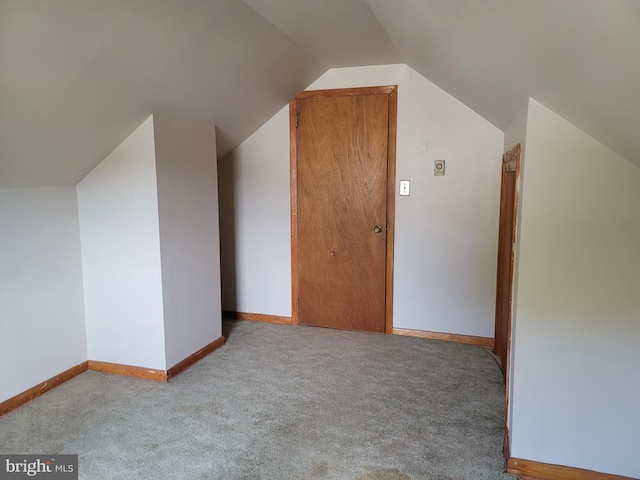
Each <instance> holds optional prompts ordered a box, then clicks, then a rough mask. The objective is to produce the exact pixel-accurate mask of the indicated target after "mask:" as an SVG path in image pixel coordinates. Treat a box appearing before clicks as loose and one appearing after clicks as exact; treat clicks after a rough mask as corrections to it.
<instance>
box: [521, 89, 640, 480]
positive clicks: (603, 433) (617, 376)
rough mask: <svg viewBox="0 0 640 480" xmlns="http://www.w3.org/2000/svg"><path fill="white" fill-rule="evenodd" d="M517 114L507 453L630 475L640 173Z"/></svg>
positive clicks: (573, 133) (636, 397)
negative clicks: (522, 138) (521, 127)
mask: <svg viewBox="0 0 640 480" xmlns="http://www.w3.org/2000/svg"><path fill="white" fill-rule="evenodd" d="M527 115H528V119H527V132H526V157H525V162H524V169H523V177H522V182H523V183H522V197H521V200H522V203H521V207H522V210H521V218H520V246H519V258H518V272H517V275H518V278H517V291H516V300H517V304H516V309H515V313H514V321H515V325H516V329H515V336H514V348H515V354H514V358H513V360H514V368H513V395H512V398H511V401H512V402H513V412H512V414H513V416H512V429H511V435H512V438H511V454H512V456H514V457H518V458H526V459H531V460H536V461H540V462H546V463H551V464H560V465H568V466H572V467H580V468H586V469H590V470H596V471H600V472H604V473H610V474H618V475H625V476H628V477H632V478H640V460H639V459H640V443H638V431H640V415H638V405H640V369H639V368H638V366H639V365H640V349H639V348H638V344H639V343H640V295H638V285H640V251H639V250H638V245H640V169H639V168H638V167H636V166H634V165H632V164H631V163H630V162H628V161H627V160H625V159H624V158H622V157H620V156H619V155H617V154H615V153H614V152H612V151H611V150H610V149H608V148H606V147H605V146H603V145H602V144H600V143H598V142H597V141H595V140H594V139H592V138H591V137H589V136H588V135H586V134H585V133H584V132H582V131H580V130H578V129H577V128H576V127H574V126H573V125H571V124H570V123H568V122H567V121H565V120H564V119H562V118H561V117H559V116H558V115H556V114H555V113H553V112H551V111H550V110H548V109H547V108H545V107H544V106H542V105H541V104H539V103H538V102H536V101H534V100H531V101H530V103H529V107H528V114H527Z"/></svg>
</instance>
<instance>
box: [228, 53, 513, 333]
mask: <svg viewBox="0 0 640 480" xmlns="http://www.w3.org/2000/svg"><path fill="white" fill-rule="evenodd" d="M374 85H398V130H397V135H398V137H397V168H396V172H397V175H396V176H397V179H398V180H400V179H406V180H411V192H412V193H411V196H409V197H397V198H396V230H395V231H396V238H395V241H396V243H395V279H394V281H395V285H394V291H395V293H394V326H395V327H400V328H411V329H420V330H428V331H437V332H449V333H458V334H466V335H478V336H486V337H491V336H493V329H494V304H495V280H496V256H497V237H498V213H499V195H500V158H501V154H502V150H503V140H504V138H503V133H502V132H501V131H500V130H498V129H497V128H496V127H495V126H493V125H491V124H490V123H489V122H487V121H486V120H484V119H483V118H481V117H480V116H479V115H477V114H476V113H475V112H473V111H472V110H470V109H469V108H468V107H466V106H465V105H463V104H462V103H460V102H459V101H458V100H456V99H455V98H453V97H451V96H450V95H448V94H447V93H446V92H444V91H443V90H441V89H440V88H438V87H436V86H435V85H434V84H433V83H431V82H429V80H427V79H426V78H424V77H423V76H421V75H420V74H418V73H417V72H415V71H414V70H412V69H411V68H410V67H408V66H406V65H384V66H373V67H356V68H339V69H332V70H329V71H328V72H327V73H325V74H324V75H323V76H321V77H320V78H319V79H318V80H317V81H316V82H314V83H313V84H312V85H311V86H310V87H309V89H324V88H347V87H362V86H374ZM288 128H289V124H288V115H287V110H286V108H284V109H283V110H281V111H280V112H279V113H278V114H276V115H275V116H274V117H273V118H272V119H271V120H269V121H268V122H267V123H266V124H265V125H264V126H263V127H262V128H261V129H259V130H258V131H257V132H256V133H254V134H253V135H252V136H251V137H250V138H249V139H247V140H246V141H245V142H244V143H243V144H242V145H240V146H239V147H238V148H237V149H235V150H234V151H232V152H231V154H230V155H228V156H227V157H226V158H224V159H222V160H221V161H220V191H221V204H222V207H221V225H222V232H221V235H222V252H223V292H224V295H223V306H224V308H225V309H228V310H237V311H243V312H250V313H264V314H272V315H290V314H291V293H290V292H291V284H290V268H291V264H290V219H289V215H290V213H289V132H288ZM436 159H444V160H447V171H446V175H445V176H444V177H434V176H433V162H434V160H436ZM234 244H235V247H233V245H234ZM234 248H235V251H234ZM234 287H235V288H234Z"/></svg>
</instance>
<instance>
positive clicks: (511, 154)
mask: <svg viewBox="0 0 640 480" xmlns="http://www.w3.org/2000/svg"><path fill="white" fill-rule="evenodd" d="M521 163H522V144H521V143H518V144H517V145H515V146H513V147H512V148H511V149H509V150H507V151H506V152H505V153H504V154H503V155H502V169H501V170H502V178H501V181H500V223H499V228H498V267H497V278H496V318H495V339H494V353H495V354H498V353H499V354H502V349H504V358H505V361H504V365H502V372H503V376H504V383H505V397H506V398H505V411H504V442H503V448H502V453H503V455H504V461H505V466H506V465H507V462H508V460H509V457H510V455H511V453H510V445H509V401H510V389H511V382H510V378H509V374H510V371H511V335H512V331H513V329H512V322H513V280H514V272H515V263H516V258H515V255H516V252H515V248H514V247H515V244H516V242H517V241H518V237H517V228H518V205H519V200H520V174H521ZM509 172H514V176H515V178H514V183H515V185H514V190H513V205H512V221H511V225H506V211H505V208H506V191H507V185H506V184H507V175H506V174H507V173H509ZM506 229H511V238H512V242H511V248H510V249H509V251H508V252H505V249H504V248H503V246H502V243H503V242H502V236H503V235H504V233H505V231H506ZM505 255H509V306H508V311H507V325H506V328H507V335H506V337H507V341H506V345H502V344H501V338H502V325H501V322H500V320H501V314H502V306H501V304H502V302H501V299H502V297H501V294H500V291H501V289H500V287H501V283H502V281H503V280H504V279H503V278H502V273H501V270H502V268H501V266H502V265H501V262H502V261H503V260H504V257H505ZM498 345H500V349H501V350H500V352H496V350H497V348H496V347H497V346H498Z"/></svg>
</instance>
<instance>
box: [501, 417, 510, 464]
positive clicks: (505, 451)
mask: <svg viewBox="0 0 640 480" xmlns="http://www.w3.org/2000/svg"><path fill="white" fill-rule="evenodd" d="M502 456H503V458H504V471H505V472H506V471H507V470H508V469H509V459H510V458H511V445H510V444H509V429H508V428H507V427H505V429H504V441H503V442H502Z"/></svg>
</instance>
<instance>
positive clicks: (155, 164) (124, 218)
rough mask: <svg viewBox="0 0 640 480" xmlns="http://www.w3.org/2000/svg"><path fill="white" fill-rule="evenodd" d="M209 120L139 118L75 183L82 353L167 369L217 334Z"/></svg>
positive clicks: (218, 315) (213, 169) (212, 152)
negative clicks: (84, 339)
mask: <svg viewBox="0 0 640 480" xmlns="http://www.w3.org/2000/svg"><path fill="white" fill-rule="evenodd" d="M216 175H217V174H216V142H215V127H214V126H212V125H206V124H202V123H197V122H190V121H187V120H183V119H176V118H171V117H167V116H157V117H156V116H153V117H149V118H148V119H147V120H146V121H145V122H144V123H143V124H142V125H141V126H140V127H139V128H138V129H137V130H136V131H135V132H133V133H132V134H131V135H130V136H129V138H127V139H126V140H125V141H124V142H123V143H122V144H121V145H120V146H118V148H116V149H115V150H114V151H113V152H112V153H111V154H110V155H109V156H108V157H107V158H106V159H105V160H104V161H103V162H102V163H100V165H98V166H97V167H96V168H95V169H94V170H93V171H92V172H91V173H90V174H89V175H87V176H86V177H85V178H84V179H83V180H82V181H81V182H80V183H79V184H78V186H77V191H78V205H79V212H80V239H81V245H82V262H83V269H84V291H85V311H86V323H87V350H88V358H89V359H90V360H94V361H100V362H109V363H118V364H124V365H130V366H135V367H145V368H150V369H157V370H167V369H169V368H171V367H173V366H174V365H175V364H176V363H178V362H180V361H181V360H183V359H185V358H186V357H188V356H189V355H191V354H193V353H194V352H196V351H198V350H199V349H201V348H202V347H204V346H205V345H207V344H209V343H211V342H213V341H214V340H217V339H218V338H219V337H221V336H222V320H221V304H220V249H219V240H218V228H219V227H218V203H217V198H218V190H217V178H216Z"/></svg>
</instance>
